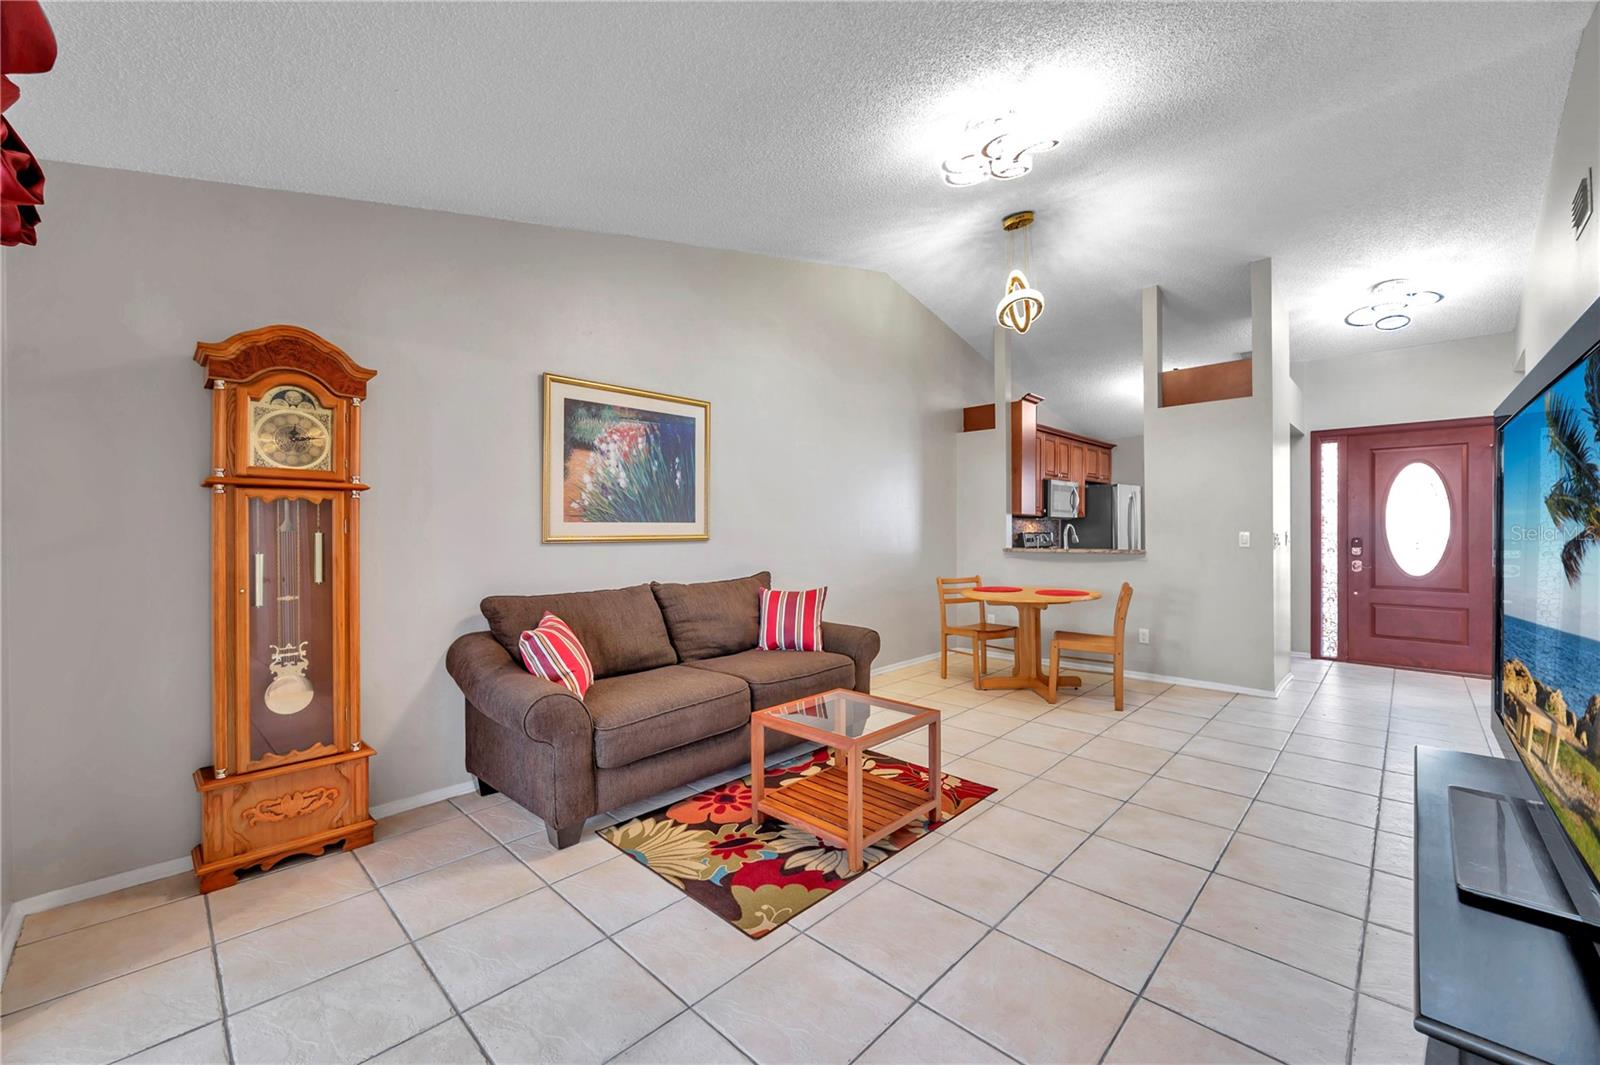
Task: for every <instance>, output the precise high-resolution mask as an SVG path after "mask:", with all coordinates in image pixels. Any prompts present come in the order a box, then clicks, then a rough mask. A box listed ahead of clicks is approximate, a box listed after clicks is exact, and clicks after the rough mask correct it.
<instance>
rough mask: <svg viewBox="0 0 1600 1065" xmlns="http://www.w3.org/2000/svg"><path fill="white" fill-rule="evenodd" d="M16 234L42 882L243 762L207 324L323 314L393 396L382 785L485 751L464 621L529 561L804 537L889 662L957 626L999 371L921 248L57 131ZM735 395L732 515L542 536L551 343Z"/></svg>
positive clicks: (22, 743)
mask: <svg viewBox="0 0 1600 1065" xmlns="http://www.w3.org/2000/svg"><path fill="white" fill-rule="evenodd" d="M49 169H50V202H51V208H52V210H51V215H50V223H49V234H48V239H46V240H43V241H41V246H40V247H38V248H30V249H19V250H17V251H8V252H7V253H6V255H5V259H4V269H5V272H6V282H7V288H6V304H5V308H6V311H7V312H8V313H7V324H6V338H5V341H6V343H5V352H4V359H5V374H6V380H5V388H4V395H3V400H4V406H3V424H4V433H5V437H4V443H5V444H6V445H8V446H5V447H4V471H3V476H4V481H5V488H6V492H5V499H4V515H3V534H0V535H3V542H4V548H5V565H4V580H5V582H6V587H5V600H4V619H3V625H4V629H5V633H6V636H7V644H6V648H5V650H6V656H7V660H8V664H9V667H10V668H8V669H6V671H5V673H4V684H5V701H6V704H7V705H8V706H9V707H10V708H11V712H10V720H9V722H8V724H9V726H10V732H9V735H8V736H7V737H6V739H7V741H8V742H7V746H8V747H10V746H11V745H12V744H15V746H16V749H19V750H24V751H27V752H28V757H27V758H26V759H19V760H16V764H13V765H11V766H9V768H8V772H7V773H6V779H5V788H6V798H5V801H4V805H5V808H6V811H7V812H8V813H9V812H11V811H12V810H14V809H15V806H14V805H13V804H14V803H15V802H17V801H18V799H19V797H20V798H21V799H23V800H25V805H26V808H27V810H28V816H27V817H26V818H17V819H15V820H16V822H17V823H15V824H14V825H12V826H11V828H12V831H8V832H7V833H6V835H7V841H6V842H7V845H8V846H9V847H10V848H11V852H10V858H11V861H8V863H7V864H8V866H10V869H11V873H12V877H11V878H10V880H11V882H10V883H9V884H8V885H7V886H8V889H9V891H10V893H11V896H12V898H27V897H30V896H32V895H35V894H37V893H41V892H44V891H47V890H51V889H55V888H61V887H64V886H68V885H73V884H78V883H82V882H84V881H88V880H91V879H94V878H97V877H102V876H106V875H110V874H113V873H117V872H121V871H124V870H128V869H131V868H136V867H141V866H144V865H148V864H151V863H155V862H160V861H166V860H170V859H174V858H178V857H180V856H183V855H185V854H186V853H187V852H188V849H189V847H190V846H192V845H193V844H194V842H195V841H196V839H197V838H198V831H199V817H198V811H199V804H198V801H197V799H196V797H195V794H194V791H193V788H192V785H191V783H190V780H189V774H190V773H191V772H192V771H193V770H194V768H195V767H196V766H200V765H204V764H207V763H209V762H210V760H211V754H210V739H209V727H208V726H209V706H210V679H209V666H208V662H209V659H210V653H211V649H210V646H209V613H208V610H209V604H208V597H207V574H208V571H207V565H208V563H207V558H208V550H209V545H208V528H207V496H206V493H205V492H204V491H203V490H202V489H201V488H200V486H199V482H200V480H201V478H202V477H204V476H205V473H206V458H207V449H208V444H207V438H208V432H209V429H208V418H209V413H208V400H207V395H206V392H205V390H204V389H203V388H202V387H201V372H200V370H199V368H198V367H196V366H195V365H194V363H193V362H192V361H191V356H192V354H193V350H194V345H195V342H196V341H197V340H221V339H223V338H224V337H227V336H229V335H230V334H232V333H235V332H237V331H239V330H242V329H247V328H252V327H255V326H259V325H264V324H268V323H273V322H289V323H294V324H298V325H303V326H306V327H307V328H310V329H312V330H315V331H316V332H318V333H321V334H322V335H324V336H326V337H327V338H328V339H330V340H332V341H333V342H334V343H336V344H339V345H341V346H342V347H344V348H346V350H348V351H349V353H350V354H351V356H352V357H354V358H355V359H356V360H357V361H359V362H362V363H365V364H367V365H369V366H372V367H374V368H376V369H377V371H378V377H377V378H376V380H374V382H373V384H372V387H371V394H370V398H369V400H368V403H367V405H366V408H365V413H364V416H363V426H364V431H365V455H364V461H363V466H362V472H363V474H364V475H365V477H366V479H367V480H368V481H370V483H371V484H372V486H373V490H372V491H371V492H370V493H369V494H368V495H367V496H366V497H364V499H363V502H362V508H363V530H362V531H363V543H362V563H363V574H362V576H363V585H364V590H365V596H364V603H363V609H362V643H363V668H362V679H363V685H364V688H363V705H362V713H363V731H364V733H365V738H366V739H367V741H368V742H370V743H371V744H372V745H373V746H374V747H375V748H376V749H377V751H378V754H377V757H376V758H375V759H374V761H373V765H372V771H373V792H372V799H373V802H374V804H381V803H387V802H391V801H394V800H398V799H402V798H405V797H409V796H412V795H416V794H419V793H422V792H426V791H429V790H431V789H436V788H440V787H445V786H449V785H452V784H456V783H458V782H460V781H463V780H465V779H466V774H465V772H464V770H463V768H462V713H461V703H460V697H459V695H458V693H457V691H456V689H455V687H454V685H453V684H452V683H451V681H450V679H449V677H448V676H447V675H446V674H445V672H444V667H443V658H444V652H445V649H446V647H447V646H448V645H449V643H450V641H451V640H452V639H453V638H454V637H455V636H456V635H458V634H460V633H462V632H466V631H468V630H471V629H475V628H481V627H482V621H481V619H480V617H479V616H478V612H477V603H478V600H479V598H480V597H482V596H484V595H487V594H490V593H495V592H535V591H554V590H559V589H574V588H597V587H607V586H615V585H622V584H628V583H632V582H637V581H644V580H649V579H650V578H653V577H655V578H664V579H672V580H692V579H696V578H708V577H726V576H735V575H742V574H746V573H750V572H752V571H754V570H757V569H761V568H767V567H770V568H771V569H772V571H773V575H774V579H775V581H776V582H777V583H779V584H780V585H784V586H788V587H806V586H811V585H814V584H827V585H829V587H830V589H831V590H830V593H829V597H828V608H827V613H828V616H829V617H830V618H832V619H836V620H840V621H851V622H859V623H862V624H867V625H872V626H875V627H877V628H878V629H879V630H880V631H881V632H882V634H883V654H882V658H881V659H880V661H882V662H893V661H896V660H901V659H906V658H910V657H913V656H918V655H923V654H926V653H927V652H928V650H929V649H930V648H932V647H933V646H934V645H935V643H936V640H937V637H936V632H937V628H936V616H935V612H934V610H933V603H932V597H931V594H930V591H929V589H930V588H931V587H932V586H933V578H934V577H935V576H936V575H938V574H942V573H948V572H950V569H951V566H952V564H953V562H954V559H955V530H954V527H953V524H952V522H951V519H950V515H951V513H952V511H953V510H954V508H955V505H956V491H955V487H954V486H953V485H952V483H951V479H950V470H951V469H952V467H953V464H954V448H955V440H956V436H957V435H958V430H959V426H960V413H959V409H960V407H961V406H962V405H964V404H967V403H973V402H977V401H979V400H980V399H982V398H983V397H984V396H987V395H988V394H989V392H990V381H991V376H990V371H989V368H988V367H987V365H986V363H985V362H984V361H983V360H982V359H980V358H979V357H978V356H977V355H976V353H974V352H973V351H972V349H971V348H970V347H968V346H967V345H966V344H965V343H964V342H962V341H961V340H960V339H958V338H957V337H956V336H955V335H954V334H953V333H951V332H950V331H949V330H948V329H947V328H946V327H945V326H944V325H943V324H941V323H940V322H939V321H938V320H937V319H936V318H935V317H934V316H933V315H932V314H931V313H929V312H928V310H927V309H926V308H924V307H923V306H922V305H921V304H919V303H917V302H916V301H915V300H914V299H912V298H911V297H910V296H909V295H907V293H906V292H905V291H904V290H903V289H901V288H900V287H899V286H898V285H896V284H895V283H894V282H892V281H891V280H889V279H888V278H887V277H885V276H883V275H881V274H876V273H870V272H865V271H859V270H850V269H843V268H837V267H829V266H822V265H816V264H808V263H798V262H788V261H782V260H777V259H769V258H762V257H757V256H751V255H742V254H735V253H730V252H722V251H712V250H705V249H700V248H693V247H686V246H681V245H673V244H665V243H656V242H647V241H641V240H635V239H630V238H625V237H616V236H603V235H594V234H585V233H577V232H570V231H561V230H553V229H547V228H542V227H536V226H528V225H520V224H514V223H506V222H497V221H492V220H487V219H478V218H470V217H465V216H457V215H448V214H442V213H434V212H424V211H417V210H410V209H403V208H392V207H383V206H378V205H373V204H363V203H355V202H351V201H344V200H336V199H328V198H321V197H312V196H304V195H297V194H292V193H279V192H268V191H260V190H252V189H246V188H240V187H234V186H227V185H218V184H208V183H202V182H195V181H184V180H177V179H172V178H164V177H155V176H150V175H144V174H134V173H126V172H117V171H109V170H99V169H93V168H87V167H81V166H72V165H65V164H60V163H54V164H50V166H49ZM546 370H549V371H556V372H561V373H566V374H572V375H575V376H580V377H587V378H593V379H596V380H601V381H613V382H618V383H622V384H627V385H634V386H638V387H643V388H648V389H656V390H662V391H668V392H677V393H682V394H684V395H689V396H695V397H698V398H703V399H707V400H709V401H710V402H711V407H712V434H711V441H712V460H711V461H712V478H711V486H712V488H711V491H712V499H711V540H710V541H709V542H708V543H700V544H694V543H691V544H628V545H549V546H543V545H541V544H540V543H539V512H538V500H537V489H538V482H539V451H540V445H539V437H538V431H539V418H540V381H539V375H540V373H541V372H543V371H546Z"/></svg>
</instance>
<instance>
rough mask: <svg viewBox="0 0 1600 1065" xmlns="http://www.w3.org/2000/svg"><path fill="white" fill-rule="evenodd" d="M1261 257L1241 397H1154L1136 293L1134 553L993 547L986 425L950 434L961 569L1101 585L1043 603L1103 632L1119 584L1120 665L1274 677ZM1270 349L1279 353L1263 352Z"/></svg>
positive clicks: (1274, 491) (992, 475)
mask: <svg viewBox="0 0 1600 1065" xmlns="http://www.w3.org/2000/svg"><path fill="white" fill-rule="evenodd" d="M1270 267H1271V264H1270V263H1266V262H1258V263H1254V264H1252V266H1251V272H1252V279H1253V297H1254V300H1253V302H1254V303H1255V309H1254V312H1253V316H1254V317H1255V318H1256V319H1257V321H1256V325H1255V332H1256V337H1257V340H1256V342H1257V346H1258V351H1260V352H1262V353H1263V354H1262V355H1261V356H1259V357H1258V358H1257V359H1256V360H1255V362H1254V370H1253V372H1254V375H1255V377H1254V380H1253V395H1252V396H1251V397H1250V398H1248V399H1233V400H1225V401H1222V402H1218V403H1198V404H1194V405H1191V406H1185V407H1167V408H1162V407H1160V406H1159V405H1158V404H1157V399H1156V397H1157V385H1156V380H1157V375H1158V372H1159V369H1160V364H1161V351H1160V338H1159V332H1160V330H1159V325H1158V324H1156V322H1155V318H1156V313H1155V311H1154V309H1153V305H1154V303H1155V302H1157V301H1158V296H1159V294H1158V293H1157V292H1156V291H1155V290H1153V289H1147V290H1146V292H1145V295H1144V301H1145V308H1144V314H1145V354H1144V370H1145V399H1144V417H1145V433H1144V437H1143V439H1142V451H1143V456H1142V470H1141V482H1142V483H1143V485H1144V490H1145V491H1144V498H1145V543H1146V547H1147V553H1146V554H1145V555H1144V556H1143V557H1137V556H1120V555H1060V554H1056V555H1030V554H1018V553H1012V552H1008V551H1007V550H1005V548H1006V545H1007V544H1008V542H1009V541H1008V538H1007V533H1008V528H1007V520H1006V517H1005V514H1004V511H1003V507H1004V485H1005V484H1006V480H1007V461H1008V460H1007V447H1008V444H1007V437H1006V434H1005V433H1004V432H1003V431H1002V430H998V429H996V430H990V431H987V432H981V433H963V434H962V435H961V440H960V443H959V444H958V446H957V449H956V459H957V473H956V481H957V485H958V493H959V499H958V503H959V506H958V508H957V511H956V513H957V523H958V524H957V533H956V536H957V551H958V568H959V569H960V570H961V572H962V573H977V574H981V575H982V576H983V577H984V578H985V579H986V580H998V581H1012V582H1015V583H1018V584H1042V585H1057V586H1066V587H1081V588H1093V589H1096V590H1099V591H1100V592H1101V593H1102V595H1103V598H1102V599H1101V600H1099V601H1098V602H1095V603H1089V604H1084V605H1081V606H1071V607H1066V606H1063V607H1052V608H1050V609H1049V610H1047V611H1045V618H1044V626H1045V628H1046V630H1049V629H1050V628H1065V627H1070V628H1075V629H1089V630H1095V631H1102V632H1104V631H1109V630H1110V627H1111V623H1112V615H1113V610H1114V607H1115V605H1116V596H1115V594H1114V593H1115V591H1116V589H1117V588H1118V587H1119V586H1120V585H1121V584H1122V582H1123V581H1127V582H1128V583H1130V584H1132V585H1133V587H1134V596H1133V604H1132V606H1131V607H1130V608H1129V611H1128V632H1129V642H1128V644H1127V666H1128V668H1129V669H1130V670H1134V671H1137V672H1142V673H1152V674H1157V675H1161V676H1170V677H1180V678H1186V679H1191V680H1199V681H1205V682H1210V683H1214V684H1220V685H1225V686H1234V687H1243V688H1251V689H1258V690H1264V689H1270V688H1272V687H1274V686H1275V684H1276V683H1277V682H1278V681H1279V680H1280V679H1282V677H1283V675H1284V674H1285V673H1286V672H1287V668H1288V661H1287V655H1288V640H1289V637H1288V632H1287V620H1288V616H1289V615H1288V603H1287V599H1288V588H1287V575H1288V573H1289V570H1288V568H1287V567H1288V560H1289V555H1290V551H1291V550H1292V548H1291V547H1290V546H1289V545H1285V546H1284V547H1281V548H1276V549H1275V548H1274V547H1273V546H1272V534H1273V531H1274V529H1278V530H1279V531H1287V528H1288V515H1287V498H1286V496H1287V492H1286V490H1285V491H1284V492H1283V493H1282V494H1283V495H1284V496H1285V498H1284V499H1283V500H1282V502H1281V503H1280V502H1279V500H1278V498H1277V497H1278V495H1279V491H1278V486H1277V482H1278V481H1279V480H1280V479H1281V477H1282V476H1283V475H1284V474H1286V473H1287V454H1286V453H1285V454H1284V456H1283V460H1282V461H1278V460H1277V458H1276V456H1275V447H1274V439H1275V435H1276V429H1275V426H1276V425H1277V422H1278V421H1279V420H1281V421H1282V423H1283V425H1282V432H1283V436H1284V444H1285V447H1286V446H1287V433H1288V422H1287V418H1288V413H1287V411H1280V408H1281V407H1283V406H1284V402H1283V397H1282V393H1283V392H1284V391H1285V390H1286V385H1285V384H1284V383H1282V382H1279V383H1278V384H1277V385H1276V386H1275V384H1274V378H1275V377H1280V376H1285V375H1286V372H1287V360H1288V351H1287V339H1286V337H1285V336H1284V335H1283V333H1284V330H1283V323H1282V320H1281V315H1280V316H1279V317H1278V319H1277V320H1276V322H1274V320H1273V317H1272V314H1271V309H1270V303H1271V300H1270V289H1271V269H1270ZM1013 343H1015V341H1014V342H1013ZM1023 343H1025V341H1023ZM1275 345H1276V346H1277V348H1278V350H1279V352H1280V353H1281V359H1275V358H1274V357H1273V356H1272V354H1271V352H1272V349H1273V348H1274V346H1275ZM997 361H999V360H997ZM996 389H997V393H998V395H999V397H1000V398H1001V399H1004V398H1006V397H1007V396H1008V395H1009V394H1011V393H1015V392H1019V391H1020V390H1021V389H1020V388H1017V387H1014V386H1011V385H1010V384H1009V382H1008V381H1005V380H999V381H997V382H996ZM1064 428H1071V426H1070V425H1068V426H1064ZM1121 451H1122V448H1121V447H1120V446H1119V447H1118V448H1117V450H1116V451H1113V452H1112V456H1113V462H1115V460H1116V457H1117V455H1118V453H1119V452H1121ZM1119 476H1120V474H1119ZM1240 531H1248V532H1250V533H1251V547H1249V548H1240V547H1239V546H1238V534H1239V532H1240ZM1280 584H1281V585H1282V587H1281V589H1280V587H1279V585H1280ZM1280 600H1282V602H1280ZM996 612H997V614H1000V613H1005V614H1009V612H1006V611H1001V610H999V609H998V608H997V610H996ZM1139 628H1149V629H1150V635H1151V642H1150V643H1149V644H1148V645H1141V644H1139V643H1138V642H1137V635H1136V634H1137V630H1138V629H1139ZM1280 628H1281V629H1283V631H1282V632H1281V634H1280V631H1279V630H1280ZM1280 644H1281V646H1280Z"/></svg>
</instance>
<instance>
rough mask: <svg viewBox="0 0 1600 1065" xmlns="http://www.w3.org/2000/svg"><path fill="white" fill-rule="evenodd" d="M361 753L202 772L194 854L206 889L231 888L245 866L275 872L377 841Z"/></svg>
mask: <svg viewBox="0 0 1600 1065" xmlns="http://www.w3.org/2000/svg"><path fill="white" fill-rule="evenodd" d="M372 754H373V751H372V748H371V747H367V746H365V745H363V746H362V748H361V749H360V750H359V751H347V752H344V753H342V754H335V755H330V756H328V757H326V758H317V759H313V760H311V761H308V762H298V763H295V764H293V765H286V766H274V767H272V768H270V769H260V770H256V771H254V772H250V773H238V774H230V775H228V776H226V777H223V778H221V779H218V778H217V776H216V774H215V772H214V771H213V769H212V767H211V766H207V767H205V768H204V769H197V770H195V773H194V786H195V789H196V790H197V791H199V792H200V844H199V845H198V846H197V847H195V849H194V852H193V854H192V855H191V857H192V858H193V860H194V871H195V875H196V876H198V877H199V878H200V890H201V891H202V892H207V891H215V890H217V889H218V888H224V887H227V886H228V885H229V884H233V883H235V882H236V881H237V880H238V879H239V873H240V871H242V870H245V869H251V868H260V869H263V870H265V869H271V868H272V867H273V866H274V865H277V864H278V863H279V862H281V861H283V860H284V859H285V858H289V857H293V856H294V855H297V854H312V855H316V854H321V853H322V852H323V851H325V850H326V849H327V848H328V847H330V846H333V845H334V844H338V843H342V844H343V845H344V847H345V849H346V850H353V849H355V848H356V847H362V846H365V845H366V844H368V843H371V842H372V829H373V826H374V822H373V820H372V817H371V816H370V815H369V814H368V812H367V759H368V758H371V757H372Z"/></svg>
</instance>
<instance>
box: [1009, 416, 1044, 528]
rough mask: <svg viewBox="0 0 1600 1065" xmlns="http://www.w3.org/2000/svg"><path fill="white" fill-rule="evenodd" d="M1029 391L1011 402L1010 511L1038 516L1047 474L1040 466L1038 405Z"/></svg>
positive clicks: (1042, 504) (1042, 508)
mask: <svg viewBox="0 0 1600 1065" xmlns="http://www.w3.org/2000/svg"><path fill="white" fill-rule="evenodd" d="M1041 402H1043V397H1041V396H1036V395H1034V394H1033V393H1031V392H1030V393H1028V394H1027V395H1025V396H1023V397H1022V398H1021V399H1019V400H1016V401H1014V402H1013V403H1012V404H1011V513H1013V514H1016V515H1019V516H1022V517H1038V516H1039V515H1040V514H1043V513H1044V491H1043V489H1044V479H1045V478H1044V473H1043V472H1042V470H1041V469H1040V455H1039V443H1038V438H1039V422H1038V409H1039V404H1040V403H1041Z"/></svg>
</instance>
